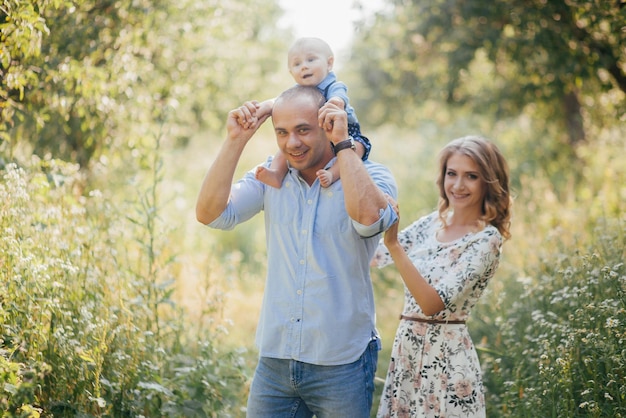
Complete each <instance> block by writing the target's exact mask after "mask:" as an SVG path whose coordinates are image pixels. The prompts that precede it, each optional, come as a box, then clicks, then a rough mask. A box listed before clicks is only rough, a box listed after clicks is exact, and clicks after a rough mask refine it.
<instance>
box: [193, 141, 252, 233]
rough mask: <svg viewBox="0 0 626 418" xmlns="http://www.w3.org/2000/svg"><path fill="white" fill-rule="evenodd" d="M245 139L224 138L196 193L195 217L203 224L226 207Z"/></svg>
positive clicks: (207, 222)
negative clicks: (198, 191)
mask: <svg viewBox="0 0 626 418" xmlns="http://www.w3.org/2000/svg"><path fill="white" fill-rule="evenodd" d="M244 147H245V141H234V140H226V141H225V142H224V143H223V144H222V147H221V149H220V152H219V153H218V155H217V157H216V159H215V161H214V162H213V164H212V165H211V167H210V168H209V171H208V172H207V174H206V176H205V177H204V180H203V182H202V186H201V188H200V193H199V194H198V200H197V202H196V218H197V219H198V221H199V222H201V223H203V224H205V225H206V224H209V223H211V222H212V221H213V220H215V219H216V218H217V217H218V216H219V215H220V214H221V213H222V212H223V211H224V209H225V208H226V205H227V204H228V199H229V196H230V188H231V185H232V183H233V177H234V175H235V169H236V168H237V164H238V162H239V158H240V157H241V153H242V151H243V149H244Z"/></svg>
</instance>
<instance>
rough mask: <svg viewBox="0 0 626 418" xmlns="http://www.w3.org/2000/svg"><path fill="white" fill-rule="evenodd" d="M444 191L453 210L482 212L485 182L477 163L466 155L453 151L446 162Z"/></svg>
mask: <svg viewBox="0 0 626 418" xmlns="http://www.w3.org/2000/svg"><path fill="white" fill-rule="evenodd" d="M444 191H445V193H446V197H447V198H448V201H449V202H450V207H451V208H453V209H454V210H455V211H458V210H470V211H471V210H474V211H477V213H478V215H480V214H481V213H482V208H483V200H484V198H485V192H486V187H485V182H484V180H483V178H482V176H481V174H480V169H479V167H478V165H477V164H476V163H475V162H474V160H472V159H471V158H470V157H468V156H467V155H463V154H459V153H454V154H452V155H451V156H450V158H448V161H447V162H446V172H445V174H444Z"/></svg>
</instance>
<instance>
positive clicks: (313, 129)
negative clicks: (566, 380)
mask: <svg viewBox="0 0 626 418" xmlns="http://www.w3.org/2000/svg"><path fill="white" fill-rule="evenodd" d="M318 111H319V109H318V107H317V104H316V103H314V102H313V100H311V98H310V97H308V96H305V95H300V96H296V97H292V98H289V99H283V100H279V101H277V102H276V103H275V104H274V108H273V110H272V120H273V123H274V132H275V133H276V140H277V142H278V147H279V148H280V150H281V151H282V152H283V153H284V155H285V157H286V158H287V161H288V162H289V165H290V166H291V167H293V168H295V169H296V170H298V171H300V175H301V176H302V178H304V180H305V181H307V183H309V184H312V183H313V181H314V180H315V178H316V175H315V173H316V171H317V170H319V169H322V168H324V167H325V165H326V163H327V162H328V161H330V160H331V159H332V157H333V153H332V150H331V148H330V142H329V141H328V139H327V138H326V134H325V133H324V131H323V130H322V128H320V126H319V124H318Z"/></svg>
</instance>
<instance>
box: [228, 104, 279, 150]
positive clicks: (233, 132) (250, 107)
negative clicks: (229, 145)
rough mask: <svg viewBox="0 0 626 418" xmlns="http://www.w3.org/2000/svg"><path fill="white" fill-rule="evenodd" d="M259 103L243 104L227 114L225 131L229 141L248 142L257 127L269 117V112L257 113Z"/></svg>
mask: <svg viewBox="0 0 626 418" xmlns="http://www.w3.org/2000/svg"><path fill="white" fill-rule="evenodd" d="M258 109H259V102H257V101H256V100H253V101H249V102H245V103H244V104H243V105H241V106H239V107H238V108H236V109H233V110H231V111H230V112H228V119H227V120H226V130H227V131H228V137H229V138H230V139H244V140H245V141H248V140H249V139H250V138H252V135H254V133H255V132H256V131H257V130H258V129H259V127H260V126H261V125H262V124H263V122H265V121H266V120H267V118H269V117H270V116H271V111H269V112H266V111H263V112H259V111H258Z"/></svg>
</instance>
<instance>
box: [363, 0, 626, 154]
mask: <svg viewBox="0 0 626 418" xmlns="http://www.w3.org/2000/svg"><path fill="white" fill-rule="evenodd" d="M624 25H626V8H624V7H623V4H622V3H620V2H589V1H568V2H559V1H547V2H546V1H542V0H532V1H525V0H519V1H509V0H501V1H495V2H494V1H471V2H468V1H463V0H453V1H449V0H437V1H429V2H419V1H411V0H397V1H394V2H393V6H392V7H391V8H389V9H388V10H385V11H384V12H381V13H380V14H379V15H378V16H377V17H376V19H375V20H374V21H373V22H372V23H368V24H364V25H363V27H362V28H361V29H362V30H361V33H362V40H361V41H359V42H358V43H357V45H356V48H355V52H354V54H353V56H354V59H353V60H352V61H351V62H352V63H353V64H354V65H357V66H358V67H359V72H360V74H361V77H362V78H363V80H364V83H365V85H366V86H367V88H366V89H362V90H359V91H358V92H357V95H358V96H357V97H355V106H356V107H357V109H359V112H362V113H364V115H367V116H366V118H365V120H369V121H371V122H372V123H383V122H394V123H407V122H406V121H405V120H403V119H404V118H405V117H406V116H407V115H406V114H405V110H407V111H411V110H412V109H414V108H415V107H416V105H419V104H421V103H424V102H427V101H431V100H432V101H434V102H436V103H442V102H447V103H449V104H456V105H467V106H468V107H469V108H470V109H472V110H473V111H474V112H479V113H483V114H487V113H489V114H494V115H497V117H498V118H502V117H509V116H516V115H518V114H519V113H521V112H522V111H523V110H530V111H531V114H533V116H534V117H537V118H540V119H544V120H545V119H550V120H553V121H554V120H558V121H561V124H560V129H561V130H562V131H563V132H564V133H565V138H566V139H567V142H569V143H571V144H574V143H576V142H579V141H580V140H583V139H585V138H586V136H585V132H584V126H583V117H584V115H583V114H582V113H581V106H582V104H583V103H584V102H588V103H591V102H594V101H595V100H596V97H597V95H598V94H600V93H601V92H606V91H609V90H614V91H616V94H617V97H616V103H617V107H616V109H615V112H614V113H612V114H611V116H610V117H611V118H613V119H617V118H620V117H622V115H623V114H624V110H625V107H624V103H625V101H624V97H625V96H624V94H625V93H626V72H625V71H624V65H625V63H626V56H625V55H624V50H623V48H624V45H625V44H626V33H625V32H624V31H623V30H622V29H623V27H624ZM388 103H394V106H388V105H387V104H388ZM527 106H530V107H531V108H530V109H527ZM536 106H537V107H538V109H535V107H536ZM409 123H410V122H409Z"/></svg>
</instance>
